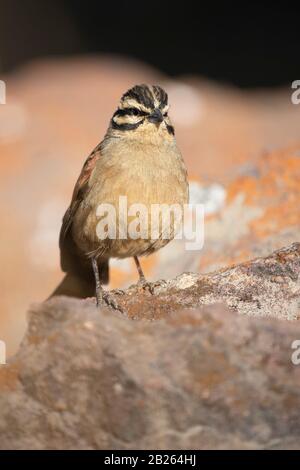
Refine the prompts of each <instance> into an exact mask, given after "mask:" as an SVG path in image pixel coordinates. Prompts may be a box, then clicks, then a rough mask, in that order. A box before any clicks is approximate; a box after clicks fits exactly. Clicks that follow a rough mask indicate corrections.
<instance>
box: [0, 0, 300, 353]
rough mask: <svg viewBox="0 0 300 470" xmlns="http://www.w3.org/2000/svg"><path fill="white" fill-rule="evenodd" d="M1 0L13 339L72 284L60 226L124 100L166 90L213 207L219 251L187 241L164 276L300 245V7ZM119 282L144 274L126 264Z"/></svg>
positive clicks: (195, 182)
mask: <svg viewBox="0 0 300 470" xmlns="http://www.w3.org/2000/svg"><path fill="white" fill-rule="evenodd" d="M195 8H196V7H195V6H194V5H193V3H189V2H185V3H184V6H183V5H180V6H176V4H175V2H160V3H156V2H151V3H145V2H144V3H142V2H134V1H132V2H122V3H121V2H120V3H118V2H114V3H113V2H100V1H97V2H96V1H95V2H93V1H86V2H81V1H78V0H64V1H63V0H61V1H58V0H52V1H50V0H43V1H42V2H38V1H37V0H36V1H35V0H24V1H22V2H20V1H17V0H0V80H3V81H4V82H5V83H6V104H0V179H1V186H0V191H1V196H2V197H1V199H0V217H1V219H0V220H1V233H0V237H1V244H0V256H1V270H0V285H1V297H0V339H2V340H5V341H6V343H7V348H8V353H9V354H12V353H13V352H14V351H15V350H16V348H17V346H18V344H19V342H20V340H21V338H22V335H23V333H24V329H25V325H26V311H27V309H28V307H29V305H30V304H31V303H32V302H35V301H42V300H43V299H45V298H46V297H47V296H48V295H49V294H50V293H51V291H53V290H54V288H55V286H56V284H57V283H58V282H59V281H60V280H61V279H62V276H63V275H62V273H61V271H60V268H59V251H58V234H59V230H60V224H61V219H62V216H63V214H64V211H65V209H66V208H67V206H68V204H69V201H70V197H71V192H72V189H73V186H74V183H75V180H76V178H77V176H78V174H79V171H80V169H81V167H82V164H83V162H84V160H85V158H86V157H87V156H88V154H89V152H90V151H91V150H92V149H93V147H94V146H95V145H96V144H97V143H98V142H99V141H100V140H101V139H102V137H103V135H104V133H105V130H106V128H107V125H108V122H109V119H110V117H111V115H112V113H113V111H114V110H115V108H116V106H117V104H118V100H119V98H120V96H121V95H122V93H123V92H124V91H125V90H126V89H127V88H129V87H131V86H133V85H134V84H137V83H143V82H148V83H156V84H160V85H161V86H163V87H165V89H166V90H167V92H168V93H169V100H170V103H171V112H170V114H171V118H172V120H173V123H174V125H175V130H176V138H177V141H178V144H179V146H180V148H181V150H182V153H183V156H184V158H185V161H186V164H187V166H188V172H189V178H190V188H191V200H192V201H193V202H202V203H204V204H205V207H206V223H205V245H204V249H203V250H202V251H201V252H199V253H196V254H195V253H194V252H190V253H189V252H185V251H184V246H183V245H182V243H181V242H179V241H176V242H172V243H171V244H170V245H169V246H168V247H166V248H165V249H164V250H162V251H161V252H159V253H157V254H156V255H154V256H152V257H151V258H149V259H145V260H144V261H143V266H144V267H145V270H146V273H147V275H148V277H149V278H150V279H157V278H160V277H171V276H172V277H174V276H176V275H177V274H179V273H181V272H182V271H191V270H193V271H199V272H207V271H210V270H213V269H218V268H220V267H222V266H226V265H228V264H231V263H236V262H241V261H245V260H247V259H249V258H251V257H253V256H258V255H265V254H268V253H270V252H271V251H272V250H274V249H276V248H280V247H281V246H284V245H286V244H288V243H291V242H293V241H297V240H298V241H299V226H300V216H299V192H300V185H299V177H300V105H296V104H293V103H292V101H291V96H292V92H293V91H294V90H292V88H291V85H292V82H293V81H294V80H297V79H300V70H299V68H300V65H299V59H298V58H299V50H300V36H299V16H298V15H297V11H295V10H292V9H291V7H290V6H288V5H287V4H282V3H278V4H273V5H272V6H270V5H267V3H264V2H260V3H259V4H257V5H255V4H253V3H251V4H248V3H247V4H244V3H243V4H242V5H240V6H237V5H236V4H233V3H232V4H231V3H230V2H226V5H223V6H219V5H218V6H215V4H212V6H211V7H210V6H209V5H208V4H205V5H202V4H201V5H198V7H197V10H196V9H195ZM112 267H113V275H112V282H111V287H115V286H118V287H120V286H122V285H128V284H131V283H133V282H135V280H136V272H135V268H134V265H133V262H132V260H124V261H122V262H120V261H113V262H112Z"/></svg>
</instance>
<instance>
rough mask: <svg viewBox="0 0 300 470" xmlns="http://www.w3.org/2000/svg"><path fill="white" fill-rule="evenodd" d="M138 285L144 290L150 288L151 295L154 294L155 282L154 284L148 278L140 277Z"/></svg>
mask: <svg viewBox="0 0 300 470" xmlns="http://www.w3.org/2000/svg"><path fill="white" fill-rule="evenodd" d="M137 286H138V287H141V288H142V289H144V290H148V291H149V292H150V294H151V295H153V294H154V288H155V284H153V283H152V282H150V281H147V279H146V278H145V277H141V278H140V280H139V281H138V283H137Z"/></svg>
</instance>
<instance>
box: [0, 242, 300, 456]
mask: <svg viewBox="0 0 300 470" xmlns="http://www.w3.org/2000/svg"><path fill="white" fill-rule="evenodd" d="M299 272H300V244H294V245H292V246H290V247H288V248H285V249H282V250H279V251H277V252H275V253H273V254H272V255H271V256H269V257H267V258H265V259H263V258H260V259H256V260H254V261H252V262H248V263H244V264H241V265H239V266H235V267H232V268H228V269H225V270H222V271H219V272H215V273H213V274H210V275H207V276H198V275H197V274H184V275H181V276H180V277H178V278H177V279H175V280H172V281H167V282H166V283H164V282H160V283H158V284H157V286H156V287H154V294H153V295H151V294H150V292H147V290H145V291H144V290H143V289H141V288H137V287H131V288H130V289H128V290H126V291H124V293H123V294H122V293H118V292H115V296H116V298H117V299H118V302H119V303H120V305H122V308H123V309H124V310H126V312H127V314H128V317H130V318H128V317H126V315H122V314H121V313H120V312H117V311H114V310H111V309H107V308H103V309H102V310H101V311H99V310H98V309H96V307H95V304H94V299H87V300H82V301H81V300H75V299H71V298H65V297H56V298H53V299H51V300H49V301H47V302H45V303H43V304H39V305H36V306H34V307H33V308H32V309H31V311H30V315H29V326H28V331H27V333H26V336H25V339H24V340H23V342H22V345H21V347H20V349H19V352H18V354H17V355H16V356H15V357H14V358H13V359H12V360H11V361H10V363H9V365H7V366H2V367H1V368H0V436H1V438H0V448H1V449H24V448H30V449H63V448H67V449H79V448H83V449H103V448H104V449H133V448H142V449H150V448H158V449H163V448H170V449H185V448H197V449H220V448H226V449H237V448H240V449H254V448H255V449H262V448H272V449H279V448H299V447H300V419H299V407H300V394H299V374H300V366H298V367H297V366H296V365H294V364H293V363H292V361H291V356H292V354H293V352H294V353H295V352H296V351H293V349H292V347H291V346H292V343H293V342H294V341H295V340H298V339H300V324H299V323H298V322H296V321H291V322H287V321H282V320H281V321H280V320H278V318H280V319H283V318H284V319H287V318H288V319H295V318H297V317H298V314H299V312H300V308H299V302H300V283H299ZM221 301H222V302H223V304H220V303H219V302H221ZM225 303H227V306H226V305H225ZM205 304H206V305H205ZM207 304H211V305H207ZM228 307H230V309H229V308H228ZM237 312H239V313H244V314H247V315H256V316H260V318H258V317H257V318H250V317H248V316H247V315H238V314H237ZM262 316H265V317H269V318H261V317H262ZM271 316H273V317H277V318H276V319H275V318H270V317H271ZM133 319H135V321H134V320H133ZM150 319H151V320H154V321H149V320H150ZM299 356H300V353H299Z"/></svg>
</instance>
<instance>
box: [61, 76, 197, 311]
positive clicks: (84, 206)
mask: <svg viewBox="0 0 300 470" xmlns="http://www.w3.org/2000/svg"><path fill="white" fill-rule="evenodd" d="M168 109H169V105H168V95H167V93H166V92H165V91H164V90H163V89H162V88H161V87H159V86H150V85H136V86H134V87H133V88H131V89H130V90H128V91H127V92H126V93H124V95H123V96H122V98H121V100H120V103H119V106H118V109H117V110H116V112H115V113H114V114H113V117H112V119H111V121H110V124H109V127H108V130H107V133H106V135H105V137H104V139H103V141H102V142H101V143H100V144H99V145H97V147H96V148H95V149H94V150H93V151H92V153H91V154H90V156H89V157H88V158H87V160H86V162H85V164H84V166H83V169H82V171H81V174H80V176H79V178H78V180H77V183H76V185H75V188H74V192H73V196H72V200H71V204H70V206H69V208H68V210H67V211H66V213H65V216H64V218H63V223H62V228H61V232H60V252H61V267H62V270H63V271H64V272H66V273H67V275H66V277H65V279H64V280H63V281H62V283H61V284H60V286H58V288H57V289H56V291H55V292H54V293H53V295H58V294H65V295H75V296H79V297H87V296H92V295H93V294H94V292H95V290H96V300H97V305H99V304H100V303H101V302H102V300H105V301H106V302H107V303H111V304H112V305H115V302H114V300H113V299H112V298H111V296H110V294H109V293H108V292H106V291H104V290H103V288H102V285H103V284H105V283H107V282H108V280H109V267H108V263H109V259H110V258H128V257H133V258H134V260H135V263H136V266H137V269H138V273H139V277H140V281H139V282H140V283H145V277H144V274H143V271H142V268H141V266H140V263H139V259H138V258H139V257H140V256H144V255H149V254H151V253H153V252H155V251H156V250H158V249H160V248H161V247H163V246H164V245H166V243H168V242H169V241H170V239H172V238H173V237H174V233H175V226H172V227H171V230H170V236H169V238H164V237H163V233H161V232H159V236H158V237H156V238H155V239H153V238H151V234H152V232H151V230H150V229H151V228H153V227H151V220H150V219H149V222H148V224H149V225H148V229H149V231H148V232H147V233H148V234H149V235H148V236H147V234H146V237H145V236H144V237H143V238H136V237H134V238H132V237H130V235H128V234H127V237H126V238H122V239H118V238H117V239H109V238H106V239H101V240H100V239H99V237H98V235H97V230H96V227H97V224H98V222H99V217H98V216H97V207H98V206H99V204H104V203H105V204H111V205H112V206H113V207H115V208H116V209H117V208H118V207H119V197H120V196H126V197H127V201H128V206H130V205H131V204H135V203H138V204H144V205H145V206H146V207H147V208H149V210H150V206H151V205H152V204H168V205H172V204H179V205H181V206H183V205H184V204H185V203H187V202H188V182H187V172H186V167H185V164H184V161H183V159H182V156H181V153H180V151H179V149H178V147H177V145H176V141H175V137H174V128H173V126H172V124H171V121H170V118H169V116H168ZM115 223H116V225H118V224H119V223H121V222H120V219H118V216H117V219H116V221H115ZM170 224H173V225H174V221H172V220H171V222H170ZM159 227H160V225H159ZM154 228H158V227H154ZM158 231H159V230H158ZM95 286H96V289H95Z"/></svg>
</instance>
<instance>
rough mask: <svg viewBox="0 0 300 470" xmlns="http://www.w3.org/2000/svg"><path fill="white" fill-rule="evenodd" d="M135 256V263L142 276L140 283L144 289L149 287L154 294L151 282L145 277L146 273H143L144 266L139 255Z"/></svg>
mask: <svg viewBox="0 0 300 470" xmlns="http://www.w3.org/2000/svg"><path fill="white" fill-rule="evenodd" d="M133 258H134V261H135V265H136V268H137V270H138V273H139V277H140V279H139V282H138V285H139V286H142V287H143V288H144V289H145V288H147V287H148V289H149V292H150V293H151V294H154V290H153V286H152V284H151V282H148V281H147V279H146V278H145V274H144V273H143V270H142V266H141V265H140V262H139V259H138V257H137V256H134V257H133Z"/></svg>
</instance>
